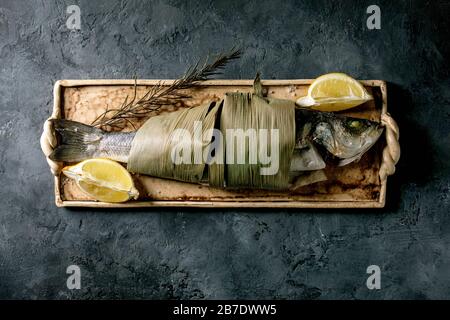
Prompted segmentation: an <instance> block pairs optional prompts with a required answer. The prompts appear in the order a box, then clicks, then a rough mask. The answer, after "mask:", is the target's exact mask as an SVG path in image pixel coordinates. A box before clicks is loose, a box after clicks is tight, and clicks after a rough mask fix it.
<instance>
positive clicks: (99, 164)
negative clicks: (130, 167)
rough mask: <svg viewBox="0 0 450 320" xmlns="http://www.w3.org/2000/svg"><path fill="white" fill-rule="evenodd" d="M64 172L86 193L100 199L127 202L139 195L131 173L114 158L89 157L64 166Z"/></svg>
mask: <svg viewBox="0 0 450 320" xmlns="http://www.w3.org/2000/svg"><path fill="white" fill-rule="evenodd" d="M62 172H63V173H64V174H65V175H66V176H67V177H69V178H72V179H74V180H75V181H76V183H77V185H78V187H79V188H80V189H81V190H82V191H83V192H84V193H86V194H87V195H88V196H91V197H92V198H94V199H96V200H98V201H103V202H125V201H128V200H130V199H132V198H133V199H137V197H138V196H139V192H138V191H137V189H136V188H135V187H134V183H133V179H132V178H131V175H130V173H129V172H128V171H127V170H126V169H125V168H124V167H123V166H121V165H120V164H119V163H117V162H115V161H112V160H108V159H89V160H85V161H83V162H80V163H78V164H76V165H73V166H67V167H64V168H63V170H62Z"/></svg>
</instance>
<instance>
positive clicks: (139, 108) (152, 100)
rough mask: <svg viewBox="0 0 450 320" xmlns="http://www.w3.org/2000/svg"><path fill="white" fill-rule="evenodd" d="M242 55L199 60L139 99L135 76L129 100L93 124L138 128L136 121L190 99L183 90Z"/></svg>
mask: <svg viewBox="0 0 450 320" xmlns="http://www.w3.org/2000/svg"><path fill="white" fill-rule="evenodd" d="M240 54H241V52H240V50H238V49H232V50H231V51H230V52H228V53H222V54H220V55H218V56H217V57H215V59H214V60H213V61H212V62H211V63H208V62H209V60H210V59H209V57H207V58H206V59H205V61H204V62H203V64H200V62H197V63H196V64H195V65H194V66H192V67H190V68H188V70H187V71H186V72H185V74H184V75H183V76H182V77H181V78H179V79H177V80H175V81H174V82H173V83H172V84H171V85H169V86H167V85H164V83H163V82H159V83H158V84H156V85H155V86H153V87H152V88H151V89H150V90H148V91H147V92H146V93H145V94H144V95H143V96H142V97H141V98H139V99H137V82H136V79H135V82H134V92H133V96H132V98H131V99H130V100H129V97H128V96H127V97H126V98H125V100H124V102H123V103H122V105H121V106H120V107H119V108H115V109H109V108H108V107H107V108H106V110H105V111H104V112H103V113H102V114H101V115H100V116H98V117H97V118H96V119H95V120H94V121H93V122H92V123H91V124H92V125H93V126H96V127H100V128H103V129H107V130H111V131H115V130H122V129H123V128H125V126H126V125H127V124H130V125H131V126H132V127H133V128H135V125H134V123H133V122H134V121H136V120H140V119H142V118H147V117H149V116H150V115H151V113H153V112H155V111H158V110H159V109H160V108H161V107H163V106H166V105H172V104H175V103H176V102H177V101H179V100H180V99H187V98H190V96H189V95H187V94H185V93H183V92H182V90H186V89H192V88H195V87H197V86H198V85H199V84H200V83H201V82H203V81H206V80H208V79H210V77H212V76H214V75H217V74H220V73H221V70H222V69H223V68H224V67H225V65H226V64H227V63H228V62H230V61H231V60H235V59H237V58H239V57H240Z"/></svg>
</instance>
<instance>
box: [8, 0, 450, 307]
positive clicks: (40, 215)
mask: <svg viewBox="0 0 450 320" xmlns="http://www.w3.org/2000/svg"><path fill="white" fill-rule="evenodd" d="M373 3H375V4H378V5H379V6H380V8H381V18H382V25H381V30H368V29H367V27H366V19H367V17H368V15H367V14H366V8H367V7H368V6H369V5H370V4H373ZM70 4H77V5H79V6H80V8H81V19H82V21H81V30H79V31H69V30H68V29H67V28H66V19H67V18H68V14H66V7H67V6H68V5H70ZM449 8H450V6H449V1H444V0H441V1H379V0H377V1H372V0H370V1H328V0H314V1H313V0H311V1H303V2H300V1H282V2H279V1H264V2H262V1H255V2H251V1H200V0H199V1H189V2H187V1H186V2H184V1H168V0H163V1H154V2H149V1H148V2H144V1H114V2H113V1H17V0H1V1H0V70H1V71H0V138H1V140H0V146H1V155H0V156H1V161H0V175H1V184H0V199H1V200H0V201H1V207H0V298H32V299H35V298H50V299H60V298H63V299H64V298H74V299H84V298H150V299H160V298H187V299H191V298H193V299H202V298H255V299H256V298H266V299H270V298H277V299H278V298H281V299H315V298H320V299H333V298H337V299H342V298H345V299H347V298H350V299H353V298H355V299H368V298H374V299H392V298H393V299H404V298H413V299H414V298H420V299H422V298H426V299H428V298H450V295H449V294H450V212H449V211H450V210H449V202H450V199H449V187H450V184H449V169H450V167H449V157H450V153H449V145H450V135H449V129H450V126H449V98H450V91H449V42H448V32H449V30H450V29H449V22H448V20H449V19H448V16H449V14H450V10H449ZM233 45H239V46H241V47H242V48H243V49H244V51H245V52H244V55H243V57H242V59H241V60H240V61H238V62H236V63H234V64H232V65H230V66H229V68H227V70H226V71H225V73H224V75H223V77H224V78H230V79H235V78H253V76H254V75H255V72H256V71H261V72H262V75H263V77H264V78H273V79H284V78H310V77H312V78H313V77H316V76H318V75H320V74H323V73H326V72H331V71H343V72H347V73H349V74H351V75H353V76H354V77H356V78H359V79H385V80H387V81H389V108H390V110H391V113H392V114H393V116H394V117H395V118H396V119H397V120H398V122H399V125H400V129H401V145H402V152H403V153H402V158H401V161H400V163H399V166H398V172H397V173H396V175H395V176H394V177H393V178H390V179H389V186H388V188H389V190H388V195H387V196H388V205H387V207H386V208H385V209H383V210H306V209H305V210H303V209H302V210H278V209H277V210H256V209H255V210H249V209H242V210H240V209H229V210H228V209H222V210H197V209H172V210H169V209H146V210H130V211H129V212H126V211H117V210H81V209H80V210H66V209H58V208H56V207H55V205H54V198H53V180H52V176H51V174H50V172H49V169H48V167H47V164H46V162H45V159H44V156H43V154H42V152H41V150H40V147H39V136H40V134H41V129H42V124H43V123H44V120H45V119H46V118H47V117H48V116H49V114H50V111H51V108H52V86H53V84H54V82H55V81H56V80H58V79H97V78H132V77H133V76H134V75H137V76H138V77H139V78H175V77H177V76H178V75H180V74H181V73H182V72H183V71H184V69H185V68H186V66H187V65H188V64H189V63H191V62H193V61H195V60H197V59H198V58H200V57H204V56H205V55H206V54H207V53H208V52H218V51H220V50H222V49H224V48H230V47H232V46H233ZM71 264H77V265H79V266H80V267H81V270H82V289H81V290H73V291H70V290H68V289H67V288H66V277H67V275H66V273H65V271H66V267H67V266H68V265H71ZM371 264H376V265H379V266H380V267H381V272H382V277H381V285H382V288H381V290H374V291H370V290H368V289H367V288H366V285H365V282H366V279H367V276H368V275H367V274H366V268H367V266H369V265H371Z"/></svg>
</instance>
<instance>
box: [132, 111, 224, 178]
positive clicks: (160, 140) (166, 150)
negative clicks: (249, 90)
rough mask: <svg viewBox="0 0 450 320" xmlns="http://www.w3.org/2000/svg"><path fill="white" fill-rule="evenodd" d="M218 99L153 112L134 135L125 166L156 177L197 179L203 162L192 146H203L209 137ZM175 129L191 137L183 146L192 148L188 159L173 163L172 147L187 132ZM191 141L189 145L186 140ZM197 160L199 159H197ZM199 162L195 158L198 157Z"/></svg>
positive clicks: (181, 140)
mask: <svg viewBox="0 0 450 320" xmlns="http://www.w3.org/2000/svg"><path fill="white" fill-rule="evenodd" d="M219 105H220V104H219V103H216V102H212V103H207V104H204V105H201V106H198V107H195V108H190V109H183V110H178V111H175V112H171V113H168V114H163V115H159V116H155V117H152V118H150V119H149V120H147V121H146V122H145V123H144V125H143V126H142V127H141V128H140V129H139V130H138V131H137V132H136V136H135V138H134V139H133V142H132V145H131V150H130V156H129V159H128V167H127V168H128V170H129V171H130V172H140V173H143V174H148V175H151V176H155V177H161V178H168V179H175V180H181V181H186V182H194V183H198V182H200V181H201V179H202V177H203V172H204V169H205V162H204V161H203V160H202V159H200V160H201V163H196V161H195V160H196V159H195V158H194V157H195V154H194V152H195V148H196V147H199V146H200V147H201V148H203V147H205V146H206V145H207V144H209V142H210V141H211V137H212V133H211V132H210V131H211V130H208V129H212V128H213V126H214V122H215V119H216V113H217V110H218V108H219ZM196 121H200V122H201V124H202V127H203V128H202V129H203V130H202V132H201V137H200V139H197V137H196V135H195V134H194V125H195V122H196ZM177 129H184V130H187V132H189V133H190V137H191V138H192V139H191V140H190V141H186V144H185V146H186V147H187V149H190V150H191V152H190V154H189V155H188V157H189V159H190V161H189V163H181V164H176V163H174V161H173V158H172V152H173V150H174V149H175V148H176V147H177V146H179V145H180V144H181V145H182V144H183V139H184V138H186V135H180V134H177V133H179V131H177ZM189 143H190V144H191V145H190V146H189V145H187V144H189ZM197 160H198V159H197ZM197 162H198V161H197Z"/></svg>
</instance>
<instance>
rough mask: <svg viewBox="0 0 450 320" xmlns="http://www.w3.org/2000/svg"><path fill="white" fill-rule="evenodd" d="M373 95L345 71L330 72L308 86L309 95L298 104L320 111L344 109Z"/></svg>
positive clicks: (358, 103) (367, 99)
mask: <svg viewBox="0 0 450 320" xmlns="http://www.w3.org/2000/svg"><path fill="white" fill-rule="evenodd" d="M372 99H373V97H372V96H371V95H370V94H369V92H367V90H366V89H365V88H364V87H363V85H362V84H361V83H360V82H359V81H357V80H355V79H353V78H352V77H350V76H348V75H346V74H345V73H328V74H325V75H322V76H320V77H318V78H317V79H316V80H314V81H313V83H311V85H310V86H309V88H308V95H307V96H306V97H302V98H300V99H298V100H297V102H296V103H297V105H299V106H301V107H309V108H311V109H314V110H319V111H328V112H331V111H342V110H346V109H350V108H353V107H356V106H358V105H360V104H362V103H364V102H366V101H369V100H372Z"/></svg>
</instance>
